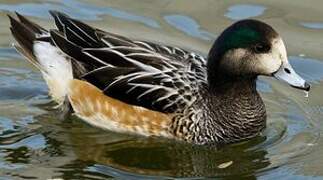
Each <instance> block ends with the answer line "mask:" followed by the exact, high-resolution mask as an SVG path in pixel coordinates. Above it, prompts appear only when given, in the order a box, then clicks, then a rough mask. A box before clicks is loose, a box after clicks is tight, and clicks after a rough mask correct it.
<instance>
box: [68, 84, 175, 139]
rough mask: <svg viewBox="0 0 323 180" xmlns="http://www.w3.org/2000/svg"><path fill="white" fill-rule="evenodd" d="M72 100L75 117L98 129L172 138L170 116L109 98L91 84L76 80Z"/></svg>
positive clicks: (71, 85) (70, 88)
mask: <svg viewBox="0 0 323 180" xmlns="http://www.w3.org/2000/svg"><path fill="white" fill-rule="evenodd" d="M68 97H69V100H70V102H71V104H72V107H73V109H74V111H75V114H76V115H77V116H79V117H80V118H82V119H83V120H85V121H86V122H88V123H89V124H92V125H94V126H98V127H101V128H104V129H108V130H112V131H117V132H129V133H135V134H141V135H145V136H151V135H155V136H165V137H171V134H170V133H169V130H168V129H169V126H170V123H171V117H170V116H169V115H167V114H164V113H161V112H157V111H153V110H149V109H146V108H143V107H139V106H134V105H129V104H127V103H124V102H122V101H119V100H117V99H113V98H111V97H108V96H106V95H105V94H103V93H102V91H101V90H100V89H98V88H97V87H95V86H93V85H92V84H90V83H88V82H85V81H81V80H72V81H71V83H70V86H69V92H68Z"/></svg>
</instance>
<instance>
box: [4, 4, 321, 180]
mask: <svg viewBox="0 0 323 180" xmlns="http://www.w3.org/2000/svg"><path fill="white" fill-rule="evenodd" d="M89 2H90V1H85V0H58V1H54V0H44V1H40V0H28V1H23V2H22V1H12V0H10V1H9V0H2V1H1V3H0V47H1V48H0V179H48V178H62V179H106V178H109V177H119V178H126V179H130V178H131V179H151V178H153V177H159V178H162V177H164V178H169V177H200V178H202V177H230V178H233V179H235V178H243V177H245V178H250V179H254V178H259V179H274V178H284V179H308V178H312V179H323V167H322V166H321V165H322V163H323V156H322V153H323V152H322V149H323V138H321V136H320V134H321V133H322V131H323V128H322V127H323V126H322V125H323V123H322V121H321V119H322V115H323V96H322V91H323V84H322V80H323V71H322V69H323V51H322V48H323V36H322V33H323V31H322V22H323V19H322V17H323V12H322V10H321V7H322V5H323V2H321V1H319V0H317V1H316V2H315V3H314V2H313V3H308V2H305V1H304V2H303V1H297V2H296V1H284V2H282V1H278V0H271V1H266V2H261V3H260V2H259V1H256V0H251V1H248V2H249V3H245V2H242V1H241V2H239V1H235V2H236V3H229V2H222V1H221V2H219V1H208V2H207V1H205V2H200V1H194V0H187V1H180V0H159V1H156V0H154V1H153V0H146V1H133V0H121V1H112V0H109V1H106V0H94V1H91V3H89ZM313 4H315V5H313ZM49 9H57V10H60V11H63V12H65V13H68V14H70V15H71V16H72V17H75V18H78V19H81V20H83V21H86V22H88V23H89V24H91V25H95V26H97V27H99V28H101V29H105V30H109V31H111V32H114V33H119V34H122V35H126V36H129V37H135V38H138V39H146V40H152V41H155V42H161V43H167V44H171V45H177V46H180V47H183V48H187V49H190V50H194V51H196V52H200V53H202V54H204V55H205V54H206V53H207V51H208V49H209V48H210V46H211V44H212V41H213V40H214V38H216V36H217V35H218V34H219V33H220V32H221V31H222V30H223V29H224V28H225V27H227V26H228V25H229V24H230V23H232V22H233V21H235V20H238V19H241V18H256V19H260V20H264V21H265V22H267V23H269V24H271V25H273V26H274V27H275V28H276V29H277V30H278V31H279V32H280V33H281V35H282V36H283V38H284V39H285V41H286V45H287V48H288V52H289V59H290V61H291V64H292V65H293V66H294V68H295V69H296V71H297V72H298V73H299V74H300V75H301V76H303V77H304V78H305V79H306V80H308V81H309V82H310V83H311V85H312V90H311V92H310V94H309V97H308V98H305V97H304V94H303V92H302V91H298V90H295V89H292V88H290V87H289V86H287V85H286V84H283V83H280V82H278V81H276V80H274V79H273V78H265V77H262V78H260V80H259V82H258V89H259V90H260V92H261V95H262V97H263V98H264V100H265V103H266V107H267V111H268V116H269V117H268V127H267V129H266V130H265V131H264V133H263V134H262V135H261V136H260V137H257V138H255V139H253V140H251V141H248V142H243V143H239V144H234V145H228V146H225V147H222V148H220V149H214V148H211V147H197V146H192V145H187V144H181V143H174V142H172V141H168V140H165V139H161V138H143V137H137V136H130V135H124V134H117V133H113V132H107V131H103V130H100V129H97V128H94V127H91V126H89V125H87V124H85V123H82V122H81V121H80V120H79V119H77V118H75V117H69V118H67V119H65V120H61V119H59V118H57V112H55V110H54V109H53V105H54V104H52V103H50V100H49V98H48V96H47V87H46V85H45V84H44V81H43V80H42V79H41V76H40V73H39V72H38V71H37V70H36V69H34V68H33V67H31V66H30V65H29V64H28V63H27V61H25V60H24V59H23V58H22V57H21V56H20V55H19V54H17V53H16V52H15V51H14V50H13V48H12V47H11V45H10V44H11V42H13V38H12V37H11V35H10V32H9V29H8V26H9V25H8V19H7V17H6V13H12V12H14V11H18V12H20V13H22V14H23V15H28V16H30V17H31V18H32V19H34V20H37V22H40V24H42V25H43V26H45V27H47V28H51V27H53V23H52V21H49V15H48V13H47V11H48V10H49ZM304 13H306V16H305V15H304Z"/></svg>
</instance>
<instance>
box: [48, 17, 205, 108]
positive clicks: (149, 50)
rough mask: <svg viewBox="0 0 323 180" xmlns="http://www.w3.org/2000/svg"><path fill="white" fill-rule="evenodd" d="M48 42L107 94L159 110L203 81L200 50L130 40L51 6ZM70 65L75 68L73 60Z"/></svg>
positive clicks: (180, 104) (190, 99)
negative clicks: (192, 50) (92, 25)
mask: <svg viewBox="0 0 323 180" xmlns="http://www.w3.org/2000/svg"><path fill="white" fill-rule="evenodd" d="M51 14H52V15H53V16H54V19H55V22H56V25H57V27H58V30H51V31H50V37H51V39H52V41H53V43H54V44H55V45H56V46H57V47H58V48H60V49H61V50H62V51H63V52H65V54H67V55H69V56H70V57H72V59H73V60H75V61H76V62H77V64H78V65H80V66H81V68H83V70H82V71H78V72H83V73H81V74H80V75H79V77H78V78H79V79H84V80H86V81H88V82H90V83H91V84H93V85H95V86H96V87H98V88H99V89H101V90H102V91H103V92H104V93H105V94H106V95H107V96H109V97H112V98H115V99H118V100H121V101H123V102H126V103H129V104H133V105H138V106H142V107H145V108H148V109H152V110H156V111H160V112H167V113H171V112H176V111H177V110H181V109H183V108H185V107H187V106H190V105H191V104H192V103H194V101H195V100H196V99H197V98H200V97H199V96H200V95H199V88H201V86H203V84H205V83H206V62H205V59H204V58H203V57H202V56H199V55H196V54H194V53H190V52H187V51H185V50H182V49H180V48H177V47H170V46H164V45H158V44H155V43H149V42H144V41H134V40H130V39H128V38H125V37H123V36H119V35H115V34H112V33H109V32H105V31H102V30H98V29H95V28H92V27H90V26H88V25H86V24H84V23H82V22H80V21H77V20H74V19H72V18H69V17H67V16H66V15H64V14H61V13H58V12H51ZM73 68H80V67H78V66H76V67H73Z"/></svg>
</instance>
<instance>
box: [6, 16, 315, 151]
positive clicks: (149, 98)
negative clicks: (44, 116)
mask: <svg viewBox="0 0 323 180" xmlns="http://www.w3.org/2000/svg"><path fill="white" fill-rule="evenodd" d="M49 13H50V14H51V15H52V17H53V18H54V22H55V24H56V29H50V30H47V29H45V28H43V27H41V26H40V25H38V24H36V23H34V22H32V21H30V20H29V19H28V18H26V17H24V16H23V15H21V14H19V13H16V17H13V16H12V15H8V16H9V19H10V24H11V26H10V30H11V33H12V35H13V37H14V38H15V40H16V43H14V47H15V48H16V50H17V51H18V52H19V53H21V54H22V55H23V56H24V57H25V58H26V59H27V60H28V61H29V62H30V63H31V64H32V65H34V66H35V67H36V68H38V69H39V70H40V72H41V74H42V77H43V78H44V80H45V82H46V83H47V85H48V89H49V95H50V97H51V98H52V99H53V101H55V102H56V103H57V107H59V108H61V109H65V111H64V112H69V113H72V115H74V116H77V117H78V118H80V119H82V120H83V121H85V122H86V123H88V124H90V125H92V126H96V127H99V128H102V129H105V130H109V131H114V132H118V133H127V134H134V135H141V136H147V137H150V136H153V137H164V138H168V139H174V140H179V141H182V142H188V143H192V144H197V145H207V144H214V145H220V144H229V143H236V142H240V141H245V140H249V139H251V138H254V137H256V136H259V135H260V134H261V133H262V131H263V130H264V129H265V127H266V119H267V114H266V108H265V104H264V102H263V100H262V98H261V96H260V94H259V93H258V92H257V89H256V81H257V78H258V76H270V77H274V78H276V79H278V80H281V81H284V82H286V83H288V84H289V85H290V86H292V87H294V88H297V89H301V90H304V91H309V90H310V85H309V84H308V83H307V82H306V81H305V80H304V79H302V78H301V77H300V76H299V75H298V74H297V73H296V72H295V70H294V69H293V68H292V66H291V65H290V63H289V61H288V57H287V51H286V47H285V44H284V41H283V40H282V38H281V37H280V35H279V34H278V33H277V32H276V31H275V30H274V29H273V28H272V27H271V26H270V25H268V24H266V23H264V22H262V21H259V20H254V19H245V20H239V21H237V22H234V23H233V24H231V25H230V26H229V27H227V28H226V29H225V30H224V31H223V32H222V33H221V34H220V35H219V36H218V38H217V39H216V40H215V41H214V43H213V45H212V47H211V48H210V51H209V53H208V55H207V56H206V57H204V56H203V55H199V54H198V53H195V52H191V51H188V50H185V49H183V48H180V47H174V46H169V45H164V44H159V43H154V42H149V41H142V40H136V39H132V38H128V37H125V36H121V35H118V34H114V33H111V32H107V31H104V30H101V29H99V28H96V27H92V26H89V25H87V24H85V23H83V22H81V21H79V20H77V19H74V18H71V17H69V16H68V15H66V14H65V13H62V12H59V11H50V12H49Z"/></svg>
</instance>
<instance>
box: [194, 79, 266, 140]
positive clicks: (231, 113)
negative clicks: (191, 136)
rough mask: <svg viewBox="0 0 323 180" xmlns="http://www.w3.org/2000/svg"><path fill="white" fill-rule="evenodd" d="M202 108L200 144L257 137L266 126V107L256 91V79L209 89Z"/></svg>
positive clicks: (198, 136) (198, 138)
mask: <svg viewBox="0 0 323 180" xmlns="http://www.w3.org/2000/svg"><path fill="white" fill-rule="evenodd" d="M204 95H205V97H206V98H205V99H204V100H203V101H202V102H201V105H200V107H202V109H203V112H204V113H203V115H202V116H203V120H202V121H199V124H198V126H199V127H200V129H201V131H200V132H199V135H197V138H196V141H198V143H202V144H204V143H214V142H217V143H231V142H237V141H242V140H245V139H249V138H252V137H254V136H256V135H258V134H259V133H260V132H261V131H262V130H263V129H264V128H265V125H266V110H265V105H264V103H263V101H262V99H261V97H260V95H259V94H258V92H257V91H256V79H255V78H253V79H241V80H237V81H231V82H227V83H225V84H222V88H219V89H214V88H212V89H209V88H208V89H206V90H205V94H204Z"/></svg>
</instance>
